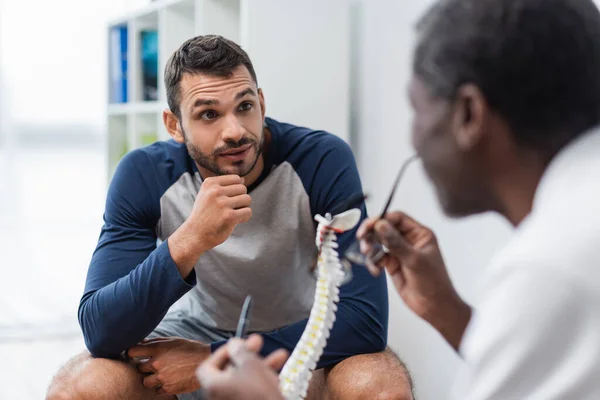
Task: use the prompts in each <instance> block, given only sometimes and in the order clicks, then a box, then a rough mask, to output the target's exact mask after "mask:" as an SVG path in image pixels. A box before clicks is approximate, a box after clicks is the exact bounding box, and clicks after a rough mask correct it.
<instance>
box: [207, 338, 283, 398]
mask: <svg viewBox="0 0 600 400" xmlns="http://www.w3.org/2000/svg"><path fill="white" fill-rule="evenodd" d="M261 347H262V338H261V337H260V336H259V335H251V336H250V337H249V338H248V340H246V341H242V340H240V339H232V340H230V341H229V343H227V344H226V345H224V346H221V347H220V348H219V349H218V350H217V351H216V352H215V353H214V354H213V355H212V356H211V357H210V358H209V359H208V360H206V361H205V362H204V363H203V364H202V365H200V368H198V372H197V373H198V378H199V379H200V382H201V383H202V387H203V388H204V389H205V390H206V393H207V394H208V396H209V398H210V399H211V400H229V399H236V400H283V395H282V394H281V392H280V391H279V380H278V378H277V374H276V373H275V371H278V370H280V369H281V368H282V367H283V365H284V363H285V360H286V359H287V357H288V354H287V352H286V351H285V350H277V351H276V352H274V353H271V354H270V355H269V356H268V357H267V358H266V359H264V360H263V359H260V358H259V357H258V356H257V355H256V354H255V353H257V352H258V351H259V350H260V349H261Z"/></svg>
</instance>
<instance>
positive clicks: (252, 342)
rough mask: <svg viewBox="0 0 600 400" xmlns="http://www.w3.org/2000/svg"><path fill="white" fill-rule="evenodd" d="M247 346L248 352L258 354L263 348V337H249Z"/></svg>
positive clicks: (253, 335) (255, 335)
mask: <svg viewBox="0 0 600 400" xmlns="http://www.w3.org/2000/svg"><path fill="white" fill-rule="evenodd" d="M245 346H246V348H247V349H248V350H250V351H252V352H254V353H258V352H259V351H260V349H262V346H263V338H262V336H260V335H258V334H256V333H253V334H252V335H250V336H248V339H246V342H245Z"/></svg>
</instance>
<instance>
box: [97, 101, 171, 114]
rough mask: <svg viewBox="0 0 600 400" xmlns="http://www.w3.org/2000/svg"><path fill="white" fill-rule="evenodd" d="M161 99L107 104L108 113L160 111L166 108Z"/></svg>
mask: <svg viewBox="0 0 600 400" xmlns="http://www.w3.org/2000/svg"><path fill="white" fill-rule="evenodd" d="M167 107H168V106H167V104H165V102H162V101H140V102H135V103H122V104H109V105H108V115H127V114H147V113H160V114H162V112H163V110H164V109H165V108H167Z"/></svg>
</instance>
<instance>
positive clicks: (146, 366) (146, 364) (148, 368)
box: [136, 359, 155, 374]
mask: <svg viewBox="0 0 600 400" xmlns="http://www.w3.org/2000/svg"><path fill="white" fill-rule="evenodd" d="M150 360H151V359H150ZM150 360H148V361H141V362H139V363H138V364H137V365H136V368H137V370H138V371H140V372H141V373H142V374H148V373H151V372H155V371H154V368H152V364H151V363H150Z"/></svg>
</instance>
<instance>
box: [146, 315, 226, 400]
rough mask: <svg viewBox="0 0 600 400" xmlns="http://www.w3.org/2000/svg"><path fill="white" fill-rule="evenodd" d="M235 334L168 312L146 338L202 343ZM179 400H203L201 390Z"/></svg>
mask: <svg viewBox="0 0 600 400" xmlns="http://www.w3.org/2000/svg"><path fill="white" fill-rule="evenodd" d="M234 335H235V332H229V331H222V330H220V329H216V328H211V327H209V326H206V325H205V324H203V323H202V322H201V321H200V320H199V319H197V318H194V317H192V316H190V315H189V314H188V313H187V312H186V311H184V310H181V309H179V310H177V311H170V312H169V313H167V315H166V316H165V317H164V318H163V320H162V321H161V322H160V324H158V326H157V327H156V329H154V331H152V333H151V334H150V335H148V338H156V337H172V336H177V337H182V338H184V339H191V340H199V341H201V342H204V343H210V342H216V341H219V340H224V339H229V338H231V337H233V336H234ZM177 399H179V400H205V399H206V396H205V395H204V394H203V392H202V389H200V390H197V391H195V392H193V393H184V394H180V395H177Z"/></svg>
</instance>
